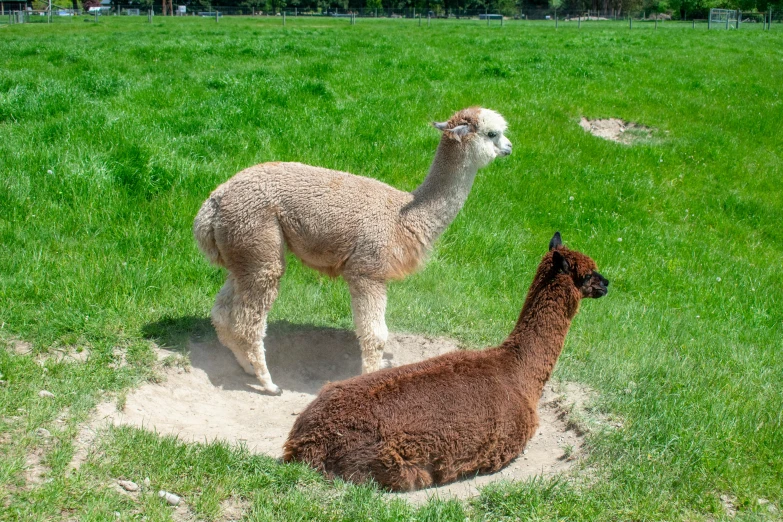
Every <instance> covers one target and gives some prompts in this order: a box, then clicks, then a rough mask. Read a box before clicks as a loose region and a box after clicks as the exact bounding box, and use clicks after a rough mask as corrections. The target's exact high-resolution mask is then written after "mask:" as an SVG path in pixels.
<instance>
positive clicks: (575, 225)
mask: <svg viewBox="0 0 783 522" xmlns="http://www.w3.org/2000/svg"><path fill="white" fill-rule="evenodd" d="M57 22H58V23H55V24H52V25H50V26H47V25H45V24H27V25H13V26H7V27H0V373H1V374H2V376H0V380H2V381H4V382H3V383H0V519H1V520H25V521H26V520H70V519H79V520H109V519H114V518H115V512H118V513H119V514H120V515H119V516H120V518H121V519H122V520H141V519H142V517H146V520H150V521H152V520H168V519H169V518H170V517H171V516H172V513H171V510H170V508H168V507H167V506H165V505H164V504H163V503H162V501H161V500H160V499H158V498H157V496H155V495H150V496H141V497H139V499H138V500H132V499H130V498H129V497H127V496H124V495H121V494H120V493H118V492H117V491H116V489H115V487H114V484H115V483H116V479H117V478H127V477H144V476H146V477H149V478H150V480H151V483H152V484H153V487H154V488H156V490H157V489H166V490H168V491H175V492H177V493H178V494H180V495H182V496H183V497H184V498H185V499H186V502H187V504H188V506H189V509H190V511H191V513H192V514H193V515H194V516H197V517H199V518H201V519H206V520H219V519H221V518H220V517H221V516H223V515H222V513H223V511H224V508H225V504H224V502H225V501H226V500H227V499H231V502H234V503H237V504H238V505H240V506H241V507H242V508H243V510H244V514H243V516H244V517H246V519H248V520H308V519H313V520H367V519H369V517H371V518H372V520H454V521H463V520H465V519H466V518H467V519H471V520H515V519H520V520H528V519H541V520H551V519H569V520H678V519H682V520H715V519H720V518H723V517H726V516H728V515H727V513H728V511H727V507H726V506H725V505H727V504H730V506H728V508H729V510H731V509H736V510H737V517H738V518H742V519H748V520H756V519H775V518H779V517H780V513H781V511H780V510H781V509H783V506H781V502H783V486H782V485H783V271H782V270H781V267H782V266H783V226H781V225H782V219H781V217H782V216H783V185H781V179H782V178H783V153H782V152H781V151H782V150H783V99H782V98H783V94H782V92H783V30H781V29H780V27H773V30H772V31H769V32H763V31H761V30H758V28H755V27H751V26H750V25H748V27H747V28H743V29H742V30H740V31H710V32H707V31H706V30H703V28H702V29H701V30H700V29H696V30H694V29H691V28H690V25H687V24H684V25H677V24H668V23H667V24H663V25H662V26H661V27H659V28H658V30H654V29H653V28H652V25H650V24H645V25H642V26H640V27H638V28H637V26H635V27H634V29H633V30H632V31H629V30H628V28H627V27H626V26H625V25H624V24H622V23H617V24H612V23H605V24H583V25H582V28H581V29H577V28H576V26H574V25H573V24H571V25H569V24H566V23H562V24H561V25H560V28H559V29H558V30H557V31H556V30H555V28H554V26H553V25H552V24H550V23H545V22H537V23H530V22H513V21H511V22H508V23H507V24H506V25H505V26H504V27H502V28H501V27H499V26H493V27H490V28H487V27H486V25H485V24H484V23H483V22H478V21H452V20H449V21H443V20H437V21H434V22H433V25H432V27H430V28H427V27H418V25H417V23H416V22H413V21H410V20H388V21H374V20H364V19H360V20H358V22H357V25H355V26H350V25H349V24H348V21H347V20H342V19H338V20H332V19H320V18H312V19H303V18H299V19H291V18H289V19H288V21H287V25H286V26H285V27H283V26H282V21H281V20H280V19H263V20H261V19H255V20H253V19H234V18H228V17H227V18H224V19H221V20H220V22H219V23H216V22H215V21H214V20H207V19H193V18H188V19H163V18H161V17H158V18H156V19H155V21H154V23H152V24H149V23H147V20H146V18H145V17H139V18H135V19H134V18H112V17H103V18H101V19H100V21H99V22H98V23H93V22H91V23H84V22H82V21H81V20H80V19H75V20H72V21H71V20H68V21H64V20H58V21H57ZM425 26H426V24H425ZM470 105H482V106H486V107H490V108H493V109H496V110H498V111H499V112H501V113H502V114H503V115H504V116H505V117H506V119H507V120H508V122H509V132H508V137H509V138H510V139H511V141H512V142H513V144H514V153H513V154H512V155H511V156H510V157H508V158H505V159H501V160H498V161H496V162H495V163H494V164H493V165H491V166H490V167H488V168H487V169H485V170H483V171H481V172H480V173H479V176H478V177H477V179H476V183H475V185H474V188H473V191H472V193H471V195H470V197H469V199H468V201H467V204H466V205H465V207H464V209H463V210H462V212H461V213H460V214H459V216H458V217H457V219H456V221H455V222H454V223H453V224H452V226H451V227H450V228H449V229H448V230H447V231H446V233H445V234H444V236H443V237H442V238H441V240H440V241H439V242H438V243H437V245H436V247H435V250H434V252H433V253H432V255H431V258H430V261H429V263H428V264H427V266H426V268H425V269H424V270H423V271H421V272H420V273H419V274H417V275H415V276H413V277H410V278H408V279H407V280H405V281H402V282H398V283H394V284H392V286H391V289H390V296H389V310H388V314H387V321H388V324H389V328H390V329H391V330H392V331H397V332H416V333H424V334H432V335H444V336H449V337H452V338H455V339H458V340H459V341H460V342H462V343H463V344H464V345H466V346H468V347H472V348H480V347H483V346H487V345H491V344H495V343H497V342H499V341H500V340H502V339H503V338H504V336H505V335H506V334H507V333H508V332H509V331H510V329H511V328H512V326H513V324H514V322H515V320H516V317H517V315H518V313H519V309H520V308H521V306H522V302H523V300H524V297H525V293H526V291H527V287H528V285H529V283H530V281H531V278H532V275H533V272H534V270H535V268H536V266H537V264H538V261H539V259H540V256H541V255H542V254H543V253H544V252H545V251H546V247H547V243H548V241H549V239H550V237H551V236H552V234H553V232H554V231H555V230H559V231H560V232H561V233H562V236H563V239H564V241H565V243H566V244H567V245H569V246H572V247H574V248H576V249H579V250H581V251H582V252H584V253H586V254H588V255H590V256H591V257H593V258H594V259H595V260H596V262H597V263H598V266H599V269H600V271H601V272H602V273H603V274H604V275H605V276H606V277H607V278H609V279H610V280H611V286H610V293H609V295H608V296H607V297H606V298H604V299H601V300H597V301H589V302H585V303H583V305H582V310H581V312H580V314H579V315H578V316H577V317H576V319H575V321H574V323H573V326H572V328H571V332H570V334H569V337H568V339H567V341H566V346H565V349H564V351H563V354H562V356H561V358H560V361H559V363H558V366H557V368H556V371H555V374H554V376H553V378H554V379H556V380H569V381H577V382H581V383H583V384H585V385H587V386H589V387H591V388H593V389H594V390H595V392H596V395H595V399H594V403H593V408H594V411H595V412H597V413H600V414H601V415H604V416H606V417H608V418H612V419H614V420H615V421H616V422H613V424H614V426H613V427H610V428H607V429H595V430H593V432H592V433H591V434H590V435H589V436H588V446H589V450H588V455H589V456H588V458H587V460H586V461H585V462H582V463H581V464H580V465H579V466H578V467H577V468H576V469H575V470H574V471H573V472H572V473H571V474H570V475H568V476H564V477H560V478H556V479H541V480H535V481H532V482H527V483H516V484H505V485H500V486H494V487H492V488H490V489H486V490H484V492H483V494H482V495H481V497H479V498H477V499H475V500H473V501H471V502H463V503H460V502H457V501H450V502H443V501H436V500H433V501H431V502H430V503H429V504H427V505H425V506H423V507H413V506H411V505H408V504H406V503H404V502H402V501H398V500H395V501H388V500H386V499H385V498H384V497H383V495H382V493H381V492H380V491H379V490H377V489H375V488H373V487H370V486H365V487H357V486H351V485H348V484H345V483H342V482H336V483H329V482H327V481H325V480H324V479H322V478H321V477H320V476H319V475H318V474H316V473H315V472H312V471H310V470H308V469H307V468H305V467H304V466H298V465H281V464H279V463H278V462H276V461H275V460H273V459H271V458H268V457H264V456H260V455H254V454H252V453H250V452H248V451H247V450H246V449H244V448H236V447H229V446H227V445H224V444H221V443H213V444H189V445H188V444H183V443H181V442H178V441H176V440H174V439H172V438H164V437H158V436H156V435H153V434H149V433H147V432H143V431H139V430H134V429H129V428H122V429H116V430H113V431H110V432H108V433H105V434H103V435H101V436H100V437H99V438H98V439H97V440H96V442H95V445H94V446H93V447H92V450H91V454H90V458H89V459H88V460H87V462H86V463H85V464H83V465H82V466H81V467H80V468H79V470H78V471H75V472H71V471H69V470H68V463H69V462H70V460H71V458H72V456H73V452H74V451H75V448H76V447H77V446H76V443H75V438H76V435H77V433H78V431H79V423H81V422H83V421H84V420H85V419H86V418H87V417H88V416H89V414H90V412H91V409H92V408H93V407H94V406H95V404H96V403H97V402H99V401H103V400H116V401H117V402H118V403H120V404H121V403H122V401H123V400H124V399H123V398H124V396H125V394H127V393H128V392H129V390H130V389H131V388H132V387H133V386H135V385H138V384H139V383H141V382H143V381H144V380H146V379H154V378H156V375H157V373H158V372H157V371H156V369H155V368H156V363H155V361H154V360H155V357H154V354H153V350H152V346H153V344H154V343H158V344H166V345H169V346H171V347H174V348H178V347H181V346H183V345H184V343H185V342H186V341H187V339H188V338H189V337H191V336H212V335H214V334H213V333H212V330H211V327H210V326H209V323H208V320H207V318H208V315H209V310H210V308H211V306H212V302H213V299H214V295H215V294H216V292H217V290H218V289H219V288H220V286H221V284H222V282H223V279H224V277H225V276H224V273H222V272H221V271H220V270H218V269H216V268H214V267H211V266H210V265H209V264H208V263H207V262H206V260H205V259H204V258H203V257H202V256H201V255H200V254H199V252H198V251H197V249H196V247H195V243H194V240H193V238H192V235H191V224H192V219H193V216H194V215H195V213H196V211H197V210H198V208H199V206H200V204H201V202H202V201H203V200H204V199H205V198H206V197H207V196H208V194H209V192H210V191H211V190H212V189H213V188H214V187H216V186H217V185H218V184H219V183H221V182H222V181H224V180H226V179H227V178H229V177H230V176H231V175H233V174H234V173H235V172H237V171H239V170H241V169H242V168H244V167H247V166H250V165H253V164H255V163H259V162H263V161H271V160H276V161H300V162H304V163H310V164H314V165H319V166H324V167H330V168H336V169H341V170H347V171H350V172H353V173H356V174H362V175H366V176H371V177H374V178H377V179H380V180H383V181H385V182H387V183H390V184H392V185H394V186H396V187H399V188H402V189H405V190H412V189H413V188H415V187H416V186H417V184H418V183H419V182H420V181H421V180H422V179H423V177H424V175H425V174H426V171H427V168H428V166H429V163H430V161H431V159H432V157H433V155H434V150H435V147H436V145H437V142H438V139H439V134H438V132H437V131H435V130H434V129H433V128H431V127H430V126H429V125H428V123H429V122H430V121H432V120H444V119H446V118H448V117H449V116H450V115H451V113H453V112H454V111H455V110H458V109H460V108H463V107H466V106H470ZM582 116H585V117H588V118H604V117H617V118H623V119H625V120H628V121H633V122H638V123H641V124H644V125H647V126H649V127H651V128H652V129H653V132H652V135H651V137H650V138H648V139H645V140H643V141H642V142H640V143H637V144H635V145H633V146H626V145H621V144H617V143H612V142H609V141H604V140H601V139H598V138H596V137H593V136H591V135H589V134H587V133H585V132H584V131H583V130H582V129H581V128H580V127H579V125H578V122H579V119H580V117H582ZM271 321H272V322H273V323H275V322H288V323H292V324H294V325H325V326H331V327H336V328H346V329H350V328H352V321H351V317H350V305H349V299H348V292H347V289H346V287H345V284H344V283H343V282H342V281H341V280H330V279H328V278H325V277H323V276H320V275H318V274H317V273H315V272H313V271H311V270H309V269H307V268H304V267H302V266H301V265H300V264H299V263H298V262H297V261H296V260H295V259H293V258H290V259H289V264H288V272H287V274H286V276H285V277H284V279H283V284H282V289H281V294H280V298H279V299H278V301H277V303H276V305H275V307H274V308H273V310H272V313H271ZM18 341H24V342H27V343H31V345H32V354H29V355H18V354H16V351H15V350H14V349H12V347H13V346H14V345H15V346H19V344H18ZM57 350H72V351H73V350H77V351H78V350H81V351H86V352H89V354H90V356H89V358H88V359H87V361H86V362H84V363H77V362H67V361H66V362H57V358H55V357H53V356H52V355H53V354H54V353H55V352H56V351H57ZM42 389H46V390H48V391H50V392H52V393H54V394H55V397H54V398H41V397H39V395H38V392H39V391H40V390H42ZM617 426H619V427H617ZM41 427H43V428H46V429H47V430H49V431H50V433H51V437H48V438H46V437H41V436H40V433H39V434H38V435H37V434H36V430H37V429H38V428H41ZM34 461H35V462H37V461H40V464H41V466H43V468H44V470H45V480H42V481H38V483H35V484H31V483H28V482H27V481H26V479H25V467H26V466H29V465H30V463H31V462H34ZM721 496H723V497H724V500H723V501H721ZM221 506H223V507H221Z"/></svg>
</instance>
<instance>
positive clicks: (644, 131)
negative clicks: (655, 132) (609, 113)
mask: <svg viewBox="0 0 783 522" xmlns="http://www.w3.org/2000/svg"><path fill="white" fill-rule="evenodd" d="M579 126H580V127H582V128H583V129H584V130H585V131H586V132H589V133H590V134H592V135H593V136H596V137H598V138H603V139H605V140H610V141H616V142H617V143H623V144H625V145H631V144H633V143H634V142H636V141H642V140H645V139H648V138H650V134H651V129H650V128H649V127H645V126H644V125H639V124H638V123H632V122H628V121H623V120H620V119H617V118H607V119H605V120H588V119H587V118H582V119H581V120H579Z"/></svg>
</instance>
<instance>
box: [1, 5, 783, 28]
mask: <svg viewBox="0 0 783 522" xmlns="http://www.w3.org/2000/svg"><path fill="white" fill-rule="evenodd" d="M0 6H1V7H0V24H20V23H53V22H58V23H59V22H62V21H66V20H69V19H70V20H74V19H76V18H82V19H85V20H91V21H95V22H98V21H99V20H100V19H101V17H106V16H138V17H146V18H147V19H148V20H150V21H152V19H153V18H157V17H160V16H162V15H163V12H162V5H154V6H140V5H139V4H130V5H115V6H112V7H97V8H90V9H89V10H74V9H67V8H62V7H58V6H54V5H53V7H52V9H51V12H50V11H49V10H48V9H46V10H32V9H30V8H29V7H27V6H25V5H24V4H21V3H20V4H14V3H8V2H2V4H0ZM9 8H10V9H9ZM168 11H169V13H168V16H174V17H203V18H214V19H215V20H219V19H220V18H222V17H224V16H247V17H278V18H281V19H282V20H283V23H284V22H285V19H287V18H298V17H303V18H304V17H326V18H347V19H349V20H350V23H355V19H357V18H379V19H380V18H386V19H408V20H414V21H418V23H419V24H421V23H423V21H425V20H426V23H429V24H431V23H435V21H436V20H478V21H481V22H485V23H486V24H487V25H498V24H499V25H503V24H504V23H509V22H524V21H527V20H531V21H537V20H544V21H549V22H551V23H552V24H553V25H554V26H555V27H559V26H560V25H561V24H562V25H563V26H564V27H565V26H571V25H576V26H578V27H581V26H582V24H589V23H591V22H616V23H617V24H616V25H619V24H625V25H626V26H627V27H628V28H630V29H633V28H634V27H636V28H640V27H654V28H656V29H657V28H658V27H661V28H663V27H666V26H667V24H668V25H669V26H682V25H683V23H686V24H688V25H689V26H691V27H693V28H696V27H697V26H699V27H701V26H704V27H707V26H709V25H710V24H709V23H708V17H707V15H706V14H705V13H701V12H699V13H695V14H694V15H689V13H682V14H680V13H675V14H674V15H672V14H668V13H655V12H647V11H620V10H607V11H601V10H579V11H575V10H555V9H517V10H514V11H513V12H510V13H502V14H501V13H497V12H494V13H493V12H490V11H487V10H478V9H448V10H443V9H440V10H421V9H413V8H410V9H369V8H357V9H334V8H333V9H325V10H323V11H313V10H304V9H302V10H300V9H297V8H283V9H278V10H275V11H263V10H259V9H256V8H254V7H250V6H222V7H221V6H211V7H209V8H204V7H190V6H189V7H185V6H174V8H173V9H169V10H168ZM739 21H740V23H739V24H735V23H732V26H731V28H732V29H738V28H741V27H743V26H746V27H747V26H748V25H750V26H751V27H758V28H761V27H763V28H764V29H767V28H770V27H771V25H772V24H781V23H783V10H780V11H774V12H764V13H757V12H753V13H740V16H739ZM713 25H716V28H719V27H717V26H718V25H720V26H722V24H713Z"/></svg>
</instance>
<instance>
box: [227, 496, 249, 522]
mask: <svg viewBox="0 0 783 522" xmlns="http://www.w3.org/2000/svg"><path fill="white" fill-rule="evenodd" d="M249 509H250V501H248V500H244V499H241V498H237V497H229V498H227V499H226V500H224V501H223V502H221V503H220V513H221V516H220V520H221V521H222V522H239V520H241V519H242V516H243V515H244V514H245V512H246V511H248V510H249Z"/></svg>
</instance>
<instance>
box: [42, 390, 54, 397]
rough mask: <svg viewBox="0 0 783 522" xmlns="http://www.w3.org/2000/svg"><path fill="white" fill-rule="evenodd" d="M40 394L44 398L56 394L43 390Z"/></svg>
mask: <svg viewBox="0 0 783 522" xmlns="http://www.w3.org/2000/svg"><path fill="white" fill-rule="evenodd" d="M38 396H39V397H41V398H42V399H48V398H52V397H54V394H53V393H52V392H50V391H46V390H41V391H39V392H38Z"/></svg>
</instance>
